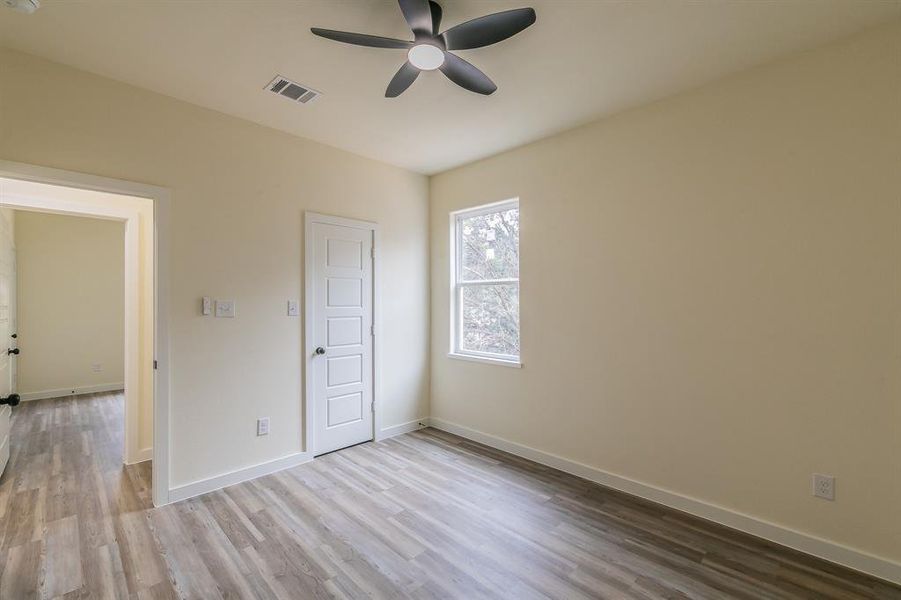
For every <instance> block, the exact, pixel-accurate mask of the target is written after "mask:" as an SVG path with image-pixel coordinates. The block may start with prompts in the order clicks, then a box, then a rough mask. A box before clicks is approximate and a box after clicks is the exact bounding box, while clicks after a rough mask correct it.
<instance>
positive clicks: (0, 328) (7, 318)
mask: <svg viewBox="0 0 901 600" xmlns="http://www.w3.org/2000/svg"><path fill="white" fill-rule="evenodd" d="M15 282H16V280H15V251H14V249H13V245H12V241H11V236H10V235H9V232H8V231H7V230H6V222H5V221H4V219H3V217H2V216H0V397H2V398H5V397H7V396H9V395H10V394H12V393H13V392H14V391H15V388H14V386H15V382H14V369H15V355H10V354H8V353H7V351H6V350H7V348H10V347H14V346H15V345H16V344H15V340H14V339H13V338H12V334H13V333H15V330H14V329H13V327H14V326H15V322H16V318H15V310H16V305H15V300H16V299H15V293H16V292H15ZM11 414H12V409H11V408H10V407H9V406H8V405H3V406H0V475H2V474H3V470H4V469H5V468H6V463H7V462H8V461H9V421H10V415H11Z"/></svg>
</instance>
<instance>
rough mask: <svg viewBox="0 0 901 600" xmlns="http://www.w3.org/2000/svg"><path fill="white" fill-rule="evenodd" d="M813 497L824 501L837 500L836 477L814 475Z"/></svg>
mask: <svg viewBox="0 0 901 600" xmlns="http://www.w3.org/2000/svg"><path fill="white" fill-rule="evenodd" d="M813 495H814V496H816V497H817V498H823V499H824V500H835V477H833V476H832V475H820V474H819V473H814V474H813Z"/></svg>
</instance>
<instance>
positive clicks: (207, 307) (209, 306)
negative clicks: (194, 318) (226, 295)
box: [200, 296, 213, 317]
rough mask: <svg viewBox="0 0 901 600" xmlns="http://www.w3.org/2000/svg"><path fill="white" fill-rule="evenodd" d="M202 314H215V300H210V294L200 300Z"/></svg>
mask: <svg viewBox="0 0 901 600" xmlns="http://www.w3.org/2000/svg"><path fill="white" fill-rule="evenodd" d="M200 314H202V315H203V316H204V317H207V316H209V315H211V314H213V301H212V300H210V297H209V296H204V297H203V299H202V300H201V302H200Z"/></svg>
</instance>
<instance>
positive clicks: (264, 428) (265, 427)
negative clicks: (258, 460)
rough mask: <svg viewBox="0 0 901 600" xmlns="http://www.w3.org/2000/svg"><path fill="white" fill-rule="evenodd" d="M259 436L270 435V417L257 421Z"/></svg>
mask: <svg viewBox="0 0 901 600" xmlns="http://www.w3.org/2000/svg"><path fill="white" fill-rule="evenodd" d="M257 435H269V417H263V418H262V419H257Z"/></svg>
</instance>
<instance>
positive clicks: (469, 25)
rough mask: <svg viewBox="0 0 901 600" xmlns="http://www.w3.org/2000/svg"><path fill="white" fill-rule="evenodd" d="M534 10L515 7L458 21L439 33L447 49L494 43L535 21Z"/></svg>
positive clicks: (478, 46) (463, 48) (468, 47)
mask: <svg viewBox="0 0 901 600" xmlns="http://www.w3.org/2000/svg"><path fill="white" fill-rule="evenodd" d="M536 18H537V17H536V16H535V10H534V9H532V8H516V9H514V10H507V11H504V12H499V13H494V14H493V15H486V16H484V17H479V18H478V19H473V20H472V21H466V22H465V23H460V24H459V25H456V26H454V27H451V28H450V29H448V30H447V31H445V32H444V33H442V34H441V36H442V37H443V38H444V42H445V43H446V44H447V49H448V50H469V49H470V48H481V47H482V46H488V45H490V44H496V43H497V42H500V41H502V40H505V39H507V38H508V37H512V36H514V35H516V34H517V33H519V32H520V31H522V30H523V29H525V28H526V27H528V26H529V25H531V24H532V23H534V22H535V19H536Z"/></svg>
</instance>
